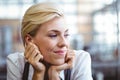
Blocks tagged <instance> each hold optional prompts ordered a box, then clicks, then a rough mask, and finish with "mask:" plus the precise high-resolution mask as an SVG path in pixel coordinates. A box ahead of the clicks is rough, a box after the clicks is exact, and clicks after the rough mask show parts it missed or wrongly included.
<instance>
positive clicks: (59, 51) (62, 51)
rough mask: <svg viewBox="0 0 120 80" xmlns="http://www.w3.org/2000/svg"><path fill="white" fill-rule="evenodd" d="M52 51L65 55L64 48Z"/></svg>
mask: <svg viewBox="0 0 120 80" xmlns="http://www.w3.org/2000/svg"><path fill="white" fill-rule="evenodd" d="M54 52H55V53H56V54H58V55H65V54H66V50H57V51H54Z"/></svg>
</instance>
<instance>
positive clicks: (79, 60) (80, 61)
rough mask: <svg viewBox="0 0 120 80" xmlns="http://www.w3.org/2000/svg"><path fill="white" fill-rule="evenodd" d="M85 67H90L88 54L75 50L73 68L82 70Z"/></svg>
mask: <svg viewBox="0 0 120 80" xmlns="http://www.w3.org/2000/svg"><path fill="white" fill-rule="evenodd" d="M86 65H91V57H90V54H89V53H88V52H86V51H84V50H77V51H76V50H75V62H74V68H78V67H79V68H84V67H85V66H86Z"/></svg>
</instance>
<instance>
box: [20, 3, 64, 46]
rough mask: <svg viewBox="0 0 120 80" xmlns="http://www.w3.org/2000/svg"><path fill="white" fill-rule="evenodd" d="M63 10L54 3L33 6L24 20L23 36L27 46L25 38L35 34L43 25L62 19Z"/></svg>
mask: <svg viewBox="0 0 120 80" xmlns="http://www.w3.org/2000/svg"><path fill="white" fill-rule="evenodd" d="M62 16H63V12H62V10H61V9H60V8H59V7H58V6H57V5H56V4H54V3H38V4H35V5H32V6H31V7H30V8H28V10H27V11H26V12H25V14H24V17H23V19H22V28H21V36H22V40H23V43H24V45H25V36H26V35H27V34H29V33H31V32H33V33H34V32H35V31H36V30H35V29H37V28H38V27H40V25H41V24H43V23H45V22H47V21H49V20H51V19H53V18H55V17H62Z"/></svg>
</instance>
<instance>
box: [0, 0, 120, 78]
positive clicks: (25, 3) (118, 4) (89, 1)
mask: <svg viewBox="0 0 120 80" xmlns="http://www.w3.org/2000/svg"><path fill="white" fill-rule="evenodd" d="M39 2H55V3H57V4H58V5H62V6H63V10H64V12H65V14H66V18H67V23H68V26H69V28H70V30H71V34H72V35H71V36H72V37H71V38H70V41H71V47H72V48H73V49H76V50H79V49H84V50H86V51H88V52H89V53H90V55H91V58H92V74H93V79H94V80H120V43H119V42H120V0H0V80H6V57H7V55H9V54H11V53H14V52H22V51H23V50H24V49H23V45H22V41H21V38H20V27H21V18H22V16H23V14H24V12H25V11H26V9H27V8H28V7H29V6H31V5H33V4H35V3H39ZM86 65H87V64H86Z"/></svg>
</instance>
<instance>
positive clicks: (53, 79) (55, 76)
mask: <svg viewBox="0 0 120 80" xmlns="http://www.w3.org/2000/svg"><path fill="white" fill-rule="evenodd" d="M48 75H49V80H61V79H60V77H59V72H58V71H57V70H56V69H55V68H54V67H50V68H49V70H48Z"/></svg>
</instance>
